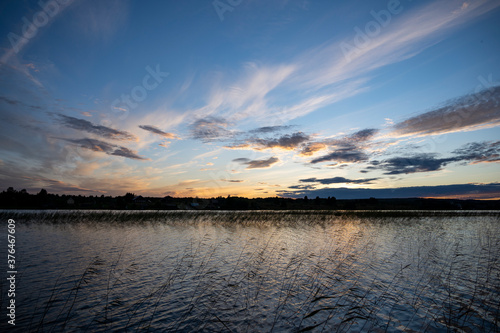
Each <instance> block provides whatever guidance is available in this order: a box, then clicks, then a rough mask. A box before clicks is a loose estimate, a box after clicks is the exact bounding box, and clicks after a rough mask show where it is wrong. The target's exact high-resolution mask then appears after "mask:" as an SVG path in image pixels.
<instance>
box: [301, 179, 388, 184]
mask: <svg viewBox="0 0 500 333" xmlns="http://www.w3.org/2000/svg"><path fill="white" fill-rule="evenodd" d="M378 179H379V178H364V179H348V178H344V177H332V178H320V179H318V178H306V179H299V182H301V183H319V184H323V185H329V184H342V183H346V184H371V183H372V182H373V181H375V180H378Z"/></svg>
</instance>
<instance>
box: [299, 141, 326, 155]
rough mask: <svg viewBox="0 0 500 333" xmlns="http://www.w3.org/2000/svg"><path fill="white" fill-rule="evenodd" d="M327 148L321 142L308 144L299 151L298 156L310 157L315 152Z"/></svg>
mask: <svg viewBox="0 0 500 333" xmlns="http://www.w3.org/2000/svg"><path fill="white" fill-rule="evenodd" d="M327 147H328V146H327V145H326V144H325V143H323V142H309V143H307V144H306V145H304V147H303V148H302V150H301V151H300V155H302V156H311V155H312V154H314V153H315V152H317V151H320V150H324V149H326V148H327Z"/></svg>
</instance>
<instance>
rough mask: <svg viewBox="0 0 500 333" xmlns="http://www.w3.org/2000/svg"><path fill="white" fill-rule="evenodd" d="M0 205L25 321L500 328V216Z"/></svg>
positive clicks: (209, 328)
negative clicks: (11, 227)
mask: <svg viewBox="0 0 500 333" xmlns="http://www.w3.org/2000/svg"><path fill="white" fill-rule="evenodd" d="M0 215H2V218H3V219H7V218H14V219H16V250H17V253H16V259H17V269H18V271H19V273H18V276H17V287H16V289H17V293H16V304H17V308H16V327H15V329H16V330H18V331H22V332H26V331H40V332H49V331H50V332H52V331H54V332H60V331H92V332H107V331H112V330H125V329H126V330H128V331H136V330H139V331H141V330H146V331H147V330H150V331H179V332H197V331H205V332H213V331H222V332H226V331H227V332H231V331H232V332H270V331H273V332H300V331H313V332H321V331H324V332H336V331H338V332H368V331H373V332H385V331H388V332H400V331H407V332H414V331H416V332H425V331H426V332H447V331H461V332H479V331H480V332H498V331H500V321H499V319H498V318H499V317H500V313H499V312H500V263H499V260H500V257H499V254H500V223H499V214H498V213H492V212H490V213H489V214H484V215H481V214H479V215H477V216H461V215H462V214H455V216H452V217H447V216H417V215H415V216H414V217H411V216H407V215H408V214H403V216H401V217H376V216H372V217H369V216H365V217H359V216H356V215H355V214H351V215H349V216H337V215H335V214H332V213H327V212H321V213H310V212H309V213H306V212H267V213H264V212H219V213H217V212H181V213H179V212H162V213H156V212H105V213H102V212H96V211H94V212H81V211H80V212H30V213H15V212H5V211H4V212H0ZM374 215H376V214H374ZM434 215H439V214H434ZM1 239H2V242H1V243H0V246H1V248H2V249H3V248H5V249H6V248H7V243H6V242H5V239H6V230H2V235H1ZM2 251H3V250H2ZM0 264H1V265H3V266H2V271H3V272H5V271H6V268H5V264H6V263H4V262H1V263H0ZM3 281H5V279H2V285H1V287H2V294H1V295H2V296H1V301H2V309H5V307H6V306H7V301H8V299H7V291H6V289H7V287H8V286H7V285H6V284H5V283H4V282H3ZM4 311H5V310H2V319H1V320H2V322H1V325H2V326H1V327H2V328H3V327H5V324H6V321H7V320H6V319H5V312H4Z"/></svg>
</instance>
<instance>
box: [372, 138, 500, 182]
mask: <svg viewBox="0 0 500 333" xmlns="http://www.w3.org/2000/svg"><path fill="white" fill-rule="evenodd" d="M458 162H462V163H473V164H474V163H494V162H496V163H498V162H500V141H495V142H471V143H468V144H467V145H465V146H463V147H461V148H459V149H456V150H454V151H453V152H452V155H451V156H450V157H444V158H440V157H438V155H437V154H416V155H411V156H403V157H392V158H388V159H385V160H383V161H378V160H373V161H371V162H370V164H371V166H370V167H368V168H367V170H364V171H365V172H366V171H369V170H377V169H381V170H384V171H385V174H386V175H397V174H409V173H416V172H430V171H439V170H442V169H443V167H445V166H446V165H448V164H450V163H458Z"/></svg>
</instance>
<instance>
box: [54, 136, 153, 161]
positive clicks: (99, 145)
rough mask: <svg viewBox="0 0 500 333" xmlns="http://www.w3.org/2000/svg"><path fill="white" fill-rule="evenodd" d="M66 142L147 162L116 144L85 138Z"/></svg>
mask: <svg viewBox="0 0 500 333" xmlns="http://www.w3.org/2000/svg"><path fill="white" fill-rule="evenodd" d="M62 140H64V141H67V142H70V143H73V144H75V145H77V146H79V147H82V148H85V149H89V150H92V151H97V152H103V153H106V154H108V155H114V156H122V157H126V158H130V159H134V160H147V158H144V157H142V156H139V155H137V153H136V152H135V151H133V150H131V149H129V148H126V147H122V146H118V145H115V144H111V143H107V142H104V141H101V140H96V139H90V138H84V139H62Z"/></svg>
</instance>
